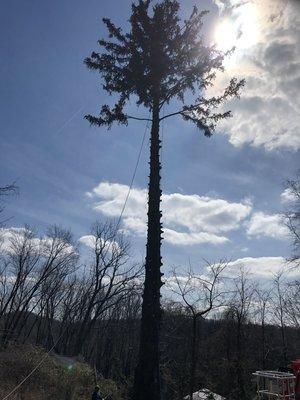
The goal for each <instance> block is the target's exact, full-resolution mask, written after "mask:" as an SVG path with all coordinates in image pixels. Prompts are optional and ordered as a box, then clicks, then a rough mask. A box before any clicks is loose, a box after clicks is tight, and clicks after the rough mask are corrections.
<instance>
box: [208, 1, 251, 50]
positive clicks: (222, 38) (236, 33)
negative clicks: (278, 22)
mask: <svg viewBox="0 0 300 400" xmlns="http://www.w3.org/2000/svg"><path fill="white" fill-rule="evenodd" d="M258 36H259V18H258V13H257V9H256V7H255V6H254V5H253V4H244V5H243V6H241V7H239V8H238V12H237V13H236V14H235V15H233V16H232V17H231V18H225V19H223V20H222V21H221V22H220V23H219V24H218V25H217V27H216V29H215V33H214V41H215V43H216V45H217V47H218V49H219V50H223V51H225V50H229V49H231V48H232V47H236V48H237V50H241V49H246V48H249V47H251V46H253V45H254V44H255V43H257V41H258Z"/></svg>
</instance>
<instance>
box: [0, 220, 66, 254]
mask: <svg viewBox="0 0 300 400" xmlns="http://www.w3.org/2000/svg"><path fill="white" fill-rule="evenodd" d="M25 238H26V243H27V246H30V249H31V251H33V252H35V253H36V254H40V255H44V256H48V255H49V253H51V252H52V251H53V248H55V249H56V252H57V257H59V255H58V253H60V255H61V256H63V255H66V254H72V253H74V247H73V246H72V245H71V244H69V243H67V242H65V241H64V240H63V239H61V238H56V239H55V241H54V239H53V238H52V237H48V236H44V237H42V238H39V237H37V236H35V234H34V232H32V231H31V230H29V229H28V228H16V227H10V228H1V229H0V250H1V251H2V252H4V253H11V252H12V251H14V250H15V246H17V247H18V246H20V245H22V243H23V242H24V239H25Z"/></svg>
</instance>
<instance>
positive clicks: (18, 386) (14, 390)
mask: <svg viewBox="0 0 300 400" xmlns="http://www.w3.org/2000/svg"><path fill="white" fill-rule="evenodd" d="M65 332H66V329H65V330H64V331H63V332H62V333H61V335H60V336H59V337H58V339H57V340H56V342H55V343H54V345H53V346H52V347H51V349H50V350H49V351H48V352H47V353H46V354H45V355H44V357H42V359H41V361H40V362H39V363H38V364H37V365H36V366H35V367H34V368H33V369H32V370H31V372H29V374H28V375H27V376H26V377H25V378H24V379H23V380H22V381H21V382H20V383H18V385H17V386H15V388H14V389H13V390H12V391H11V392H10V393H8V394H7V395H6V396H4V397H3V399H2V400H6V399H8V398H9V397H10V396H11V395H12V394H14V393H15V392H16V391H17V390H18V389H19V388H20V387H21V386H22V385H23V384H24V383H25V382H26V381H27V380H28V379H29V378H30V377H31V375H33V374H34V373H35V371H36V370H37V369H38V368H39V367H40V366H41V365H42V364H43V362H44V361H45V360H46V358H47V357H48V355H49V354H50V353H51V351H52V350H53V349H54V348H55V346H56V345H57V344H58V342H59V341H60V339H61V338H62V336H63V335H64V334H65Z"/></svg>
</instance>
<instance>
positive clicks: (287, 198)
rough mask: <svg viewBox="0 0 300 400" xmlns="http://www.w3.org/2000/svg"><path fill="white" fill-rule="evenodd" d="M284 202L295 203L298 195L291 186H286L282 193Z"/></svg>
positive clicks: (281, 196)
mask: <svg viewBox="0 0 300 400" xmlns="http://www.w3.org/2000/svg"><path fill="white" fill-rule="evenodd" d="M280 198H281V202H282V203H293V202H294V201H296V200H297V199H296V196H295V194H294V193H293V192H292V190H291V189H290V188H286V189H285V190H284V191H283V192H282V193H281V195H280Z"/></svg>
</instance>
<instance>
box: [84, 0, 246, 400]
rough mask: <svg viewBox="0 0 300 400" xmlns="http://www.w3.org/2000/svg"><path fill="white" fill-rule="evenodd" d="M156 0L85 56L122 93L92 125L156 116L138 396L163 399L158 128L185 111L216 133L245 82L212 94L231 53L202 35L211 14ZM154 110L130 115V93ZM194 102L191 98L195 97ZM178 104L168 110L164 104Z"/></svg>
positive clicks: (143, 0)
mask: <svg viewBox="0 0 300 400" xmlns="http://www.w3.org/2000/svg"><path fill="white" fill-rule="evenodd" d="M150 3H151V0H139V1H138V2H137V3H136V4H132V13H131V17H130V19H129V23H130V31H129V32H128V33H123V31H122V29H121V28H119V27H117V26H115V25H114V24H113V22H111V21H110V20H109V19H106V18H104V19H103V22H104V24H105V25H106V27H107V29H108V34H109V40H99V42H98V44H99V45H100V48H101V51H100V52H99V53H97V52H93V53H92V54H91V56H90V57H88V58H86V59H85V63H86V65H87V67H88V68H89V69H91V70H95V71H97V72H100V75H101V77H102V79H103V81H104V84H103V89H104V90H105V91H106V92H108V93H109V94H117V95H118V99H117V101H116V103H115V105H114V106H113V107H109V106H108V105H107V104H104V105H103V106H102V107H101V109H100V113H99V115H98V116H92V115H87V116H86V119H87V120H88V121H89V122H90V123H91V124H93V125H98V126H107V128H110V127H111V126H112V124H113V123H119V124H125V125H127V124H128V121H129V120H130V119H136V120H150V121H151V125H152V126H151V144H150V176H149V196H148V232H147V251H146V263H145V283H144V294H143V307H142V321H141V336H140V351H139V362H138V366H137V369H136V374H135V382H134V391H133V397H134V399H135V400H141V399H143V400H148V399H149V400H150V399H151V400H158V399H160V398H161V378H160V371H159V332H160V323H161V307H160V288H161V286H162V285H163V283H162V280H161V278H162V275H163V274H162V273H161V266H162V262H161V253H160V249H161V240H162V237H161V234H162V224H161V211H160V202H161V194H162V192H161V189H160V169H161V164H160V158H159V150H160V147H161V142H160V137H159V127H160V123H161V121H162V120H164V119H166V118H170V117H173V116H176V115H177V116H181V117H182V118H183V119H184V120H186V121H190V122H193V123H194V124H196V126H197V127H198V128H199V129H200V130H201V131H203V132H204V135H205V136H211V135H212V133H213V131H214V130H215V127H216V124H217V122H218V121H219V120H222V119H224V118H228V117H230V115H231V113H230V111H226V112H218V111H217V107H218V106H220V105H221V104H222V103H223V102H224V101H225V100H227V99H228V98H231V97H234V96H238V93H239V90H240V88H241V87H242V86H243V84H244V81H238V80H237V79H235V78H233V79H231V80H230V82H229V83H228V85H227V87H226V88H225V89H224V90H223V91H222V92H221V94H220V95H219V96H214V97H210V98H207V97H205V91H206V89H207V88H208V87H210V86H212V85H213V82H214V79H215V77H216V73H217V72H218V71H222V70H223V60H224V57H225V56H226V55H227V53H225V54H224V53H222V52H220V51H218V50H217V49H216V48H215V46H210V45H206V44H205V43H204V41H203V38H202V37H201V36H200V34H199V32H200V30H201V28H202V24H203V22H202V20H203V16H204V15H205V14H206V13H207V11H199V10H198V9H197V7H194V9H193V12H192V13H191V15H190V17H189V18H188V19H187V20H185V21H181V20H180V17H179V9H180V5H179V2H178V1H177V0H163V1H161V2H160V3H157V4H155V5H153V7H152V8H151V7H150ZM131 97H132V98H133V99H134V100H135V101H136V104H137V106H142V107H144V108H146V109H148V110H149V111H150V112H151V114H150V115H151V117H150V118H144V117H140V116H133V115H128V113H127V112H126V104H127V102H128V100H129V99H130V98H131ZM188 99H189V101H188ZM172 100H173V102H172V103H173V104H174V106H175V107H176V106H177V107H178V109H177V110H175V111H174V108H172V109H171V110H170V112H169V113H166V114H165V115H164V116H162V115H161V114H162V113H161V110H162V107H163V106H168V105H170V103H171V101H172Z"/></svg>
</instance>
